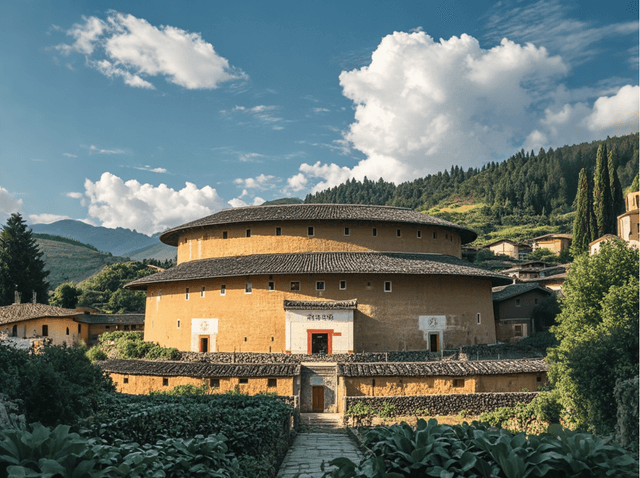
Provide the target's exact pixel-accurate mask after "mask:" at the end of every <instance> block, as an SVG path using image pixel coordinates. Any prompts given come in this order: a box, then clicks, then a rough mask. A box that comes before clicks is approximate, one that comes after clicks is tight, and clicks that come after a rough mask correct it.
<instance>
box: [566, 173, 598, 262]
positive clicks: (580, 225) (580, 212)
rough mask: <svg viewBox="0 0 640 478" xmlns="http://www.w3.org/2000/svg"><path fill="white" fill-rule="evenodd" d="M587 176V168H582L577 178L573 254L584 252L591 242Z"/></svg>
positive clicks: (589, 197)
mask: <svg viewBox="0 0 640 478" xmlns="http://www.w3.org/2000/svg"><path fill="white" fill-rule="evenodd" d="M589 192H590V191H589V177H588V175H587V170H586V169H584V168H582V169H581V170H580V176H579V179H578V194H577V195H576V217H575V219H574V220H573V240H572V242H571V248H572V249H573V251H574V252H573V255H574V256H577V255H578V254H580V253H582V252H586V251H587V249H588V248H589V243H590V242H591V216H592V214H593V213H592V208H591V194H589Z"/></svg>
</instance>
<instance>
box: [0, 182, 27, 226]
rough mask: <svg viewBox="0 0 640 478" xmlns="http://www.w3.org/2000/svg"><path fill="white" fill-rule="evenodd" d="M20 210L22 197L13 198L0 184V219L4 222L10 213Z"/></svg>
mask: <svg viewBox="0 0 640 478" xmlns="http://www.w3.org/2000/svg"><path fill="white" fill-rule="evenodd" d="M21 210H22V199H16V198H14V197H13V196H12V195H11V194H10V193H9V191H7V190H6V189H5V188H3V187H2V186H0V221H1V222H2V223H4V222H5V221H6V219H7V217H9V216H10V215H11V214H13V213H14V212H20V211H21Z"/></svg>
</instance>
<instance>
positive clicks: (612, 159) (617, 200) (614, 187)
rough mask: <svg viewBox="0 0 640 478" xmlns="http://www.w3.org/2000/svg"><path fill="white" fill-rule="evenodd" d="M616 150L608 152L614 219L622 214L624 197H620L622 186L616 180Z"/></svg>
mask: <svg viewBox="0 0 640 478" xmlns="http://www.w3.org/2000/svg"><path fill="white" fill-rule="evenodd" d="M617 158H618V156H617V154H616V150H615V149H612V150H611V151H609V181H611V201H612V207H613V216H614V219H615V218H617V217H618V216H619V215H620V214H622V213H624V196H623V195H622V184H620V178H618V172H617V171H616V166H617Z"/></svg>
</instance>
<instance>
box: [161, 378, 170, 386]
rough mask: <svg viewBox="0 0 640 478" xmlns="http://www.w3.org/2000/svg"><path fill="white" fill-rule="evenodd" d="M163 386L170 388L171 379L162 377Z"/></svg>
mask: <svg viewBox="0 0 640 478" xmlns="http://www.w3.org/2000/svg"><path fill="white" fill-rule="evenodd" d="M162 386H163V387H168V386H169V379H168V378H166V377H162Z"/></svg>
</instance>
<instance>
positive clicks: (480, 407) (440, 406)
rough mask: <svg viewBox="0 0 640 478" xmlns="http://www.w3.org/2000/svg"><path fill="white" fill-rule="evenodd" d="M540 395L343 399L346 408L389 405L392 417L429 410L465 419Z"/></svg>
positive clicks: (432, 412)
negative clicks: (393, 409)
mask: <svg viewBox="0 0 640 478" xmlns="http://www.w3.org/2000/svg"><path fill="white" fill-rule="evenodd" d="M538 393H540V392H506V393H468V394H446V395H403V396H388V397H345V400H346V407H345V410H349V407H350V406H351V405H354V404H356V403H363V404H365V405H371V406H373V407H374V408H379V407H382V404H384V403H385V402H386V403H390V404H393V405H394V406H395V407H396V415H413V414H415V412H416V410H425V409H427V410H429V414H431V415H457V414H458V413H460V412H461V411H462V410H467V412H468V413H469V415H480V414H481V413H485V412H492V411H494V410H496V409H497V408H500V407H513V406H514V405H516V404H518V403H529V402H530V401H531V400H533V399H534V398H535V397H536V396H537V395H538Z"/></svg>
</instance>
